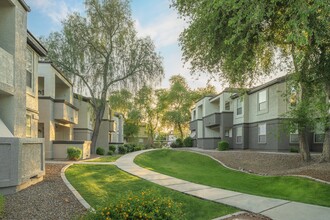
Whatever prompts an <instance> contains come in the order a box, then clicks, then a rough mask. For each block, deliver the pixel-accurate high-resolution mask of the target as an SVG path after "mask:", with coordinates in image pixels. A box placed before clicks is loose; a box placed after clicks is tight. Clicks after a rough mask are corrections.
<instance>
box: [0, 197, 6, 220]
mask: <svg viewBox="0 0 330 220" xmlns="http://www.w3.org/2000/svg"><path fill="white" fill-rule="evenodd" d="M4 209H5V198H4V197H3V195H1V194H0V218H1V217H2V215H3V212H4Z"/></svg>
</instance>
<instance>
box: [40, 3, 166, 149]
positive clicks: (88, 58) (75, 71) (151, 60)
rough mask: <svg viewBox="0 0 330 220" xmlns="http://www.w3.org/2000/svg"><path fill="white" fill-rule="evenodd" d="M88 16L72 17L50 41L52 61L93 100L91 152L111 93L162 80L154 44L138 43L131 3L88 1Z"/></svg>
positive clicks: (145, 39)
mask: <svg viewBox="0 0 330 220" xmlns="http://www.w3.org/2000/svg"><path fill="white" fill-rule="evenodd" d="M85 5H86V16H83V15H80V14H79V13H73V14H71V15H70V16H69V17H68V18H67V19H66V20H65V21H64V22H63V30H62V31H61V32H55V33H52V34H51V35H50V36H49V38H48V39H47V40H46V45H48V51H49V53H48V55H49V58H50V59H51V60H52V61H53V62H54V63H55V64H56V65H57V66H58V67H59V68H61V69H62V70H63V72H64V73H66V74H69V75H70V76H72V78H73V79H74V81H75V82H77V83H78V85H80V86H81V88H83V89H84V90H85V91H87V92H88V93H89V94H90V96H91V103H92V106H93V110H94V113H95V126H94V131H93V135H92V152H95V144H96V140H97V137H98V133H99V128H100V124H101V121H102V118H103V115H104V110H105V107H106V104H107V101H108V95H109V91H110V90H109V88H111V87H123V86H125V87H126V88H134V87H136V86H139V85H141V84H145V83H148V82H153V81H155V80H159V79H160V78H161V77H162V76H163V67H162V61H161V57H160V56H159V55H158V54H157V53H156V52H155V47H154V44H153V42H152V41H151V39H150V38H148V37H147V38H139V37H137V34H136V30H135V28H134V21H133V19H132V17H131V10H130V6H129V1H128V0H102V1H101V0H86V1H85Z"/></svg>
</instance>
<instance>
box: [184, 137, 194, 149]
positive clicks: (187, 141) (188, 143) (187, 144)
mask: <svg viewBox="0 0 330 220" xmlns="http://www.w3.org/2000/svg"><path fill="white" fill-rule="evenodd" d="M183 145H184V146H185V147H192V146H193V139H192V138H191V137H189V136H188V137H186V138H185V139H184V140H183Z"/></svg>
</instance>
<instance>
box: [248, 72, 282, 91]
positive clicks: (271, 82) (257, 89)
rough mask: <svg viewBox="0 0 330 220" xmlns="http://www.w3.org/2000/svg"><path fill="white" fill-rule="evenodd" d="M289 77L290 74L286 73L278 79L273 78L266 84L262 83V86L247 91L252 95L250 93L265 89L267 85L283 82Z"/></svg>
mask: <svg viewBox="0 0 330 220" xmlns="http://www.w3.org/2000/svg"><path fill="white" fill-rule="evenodd" d="M287 78H288V75H284V76H281V77H278V78H276V79H273V80H271V81H269V82H267V83H265V84H262V85H260V86H257V87H254V88H251V89H249V90H248V91H247V94H248V95H250V94H253V93H255V92H258V91H260V90H262V89H265V88H267V87H270V86H272V85H275V84H278V83H282V82H285V81H286V80H287Z"/></svg>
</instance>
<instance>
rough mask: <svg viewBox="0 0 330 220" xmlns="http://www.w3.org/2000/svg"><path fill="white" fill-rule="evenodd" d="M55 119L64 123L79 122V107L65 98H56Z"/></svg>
mask: <svg viewBox="0 0 330 220" xmlns="http://www.w3.org/2000/svg"><path fill="white" fill-rule="evenodd" d="M54 102H55V103H54V119H55V120H57V121H60V122H62V123H70V124H78V108H77V107H75V106H74V105H72V104H71V103H69V102H67V101H65V100H59V99H55V100H54Z"/></svg>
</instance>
